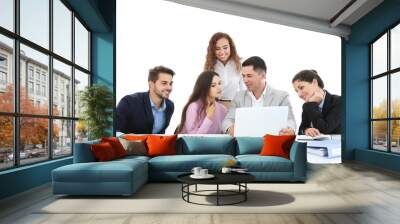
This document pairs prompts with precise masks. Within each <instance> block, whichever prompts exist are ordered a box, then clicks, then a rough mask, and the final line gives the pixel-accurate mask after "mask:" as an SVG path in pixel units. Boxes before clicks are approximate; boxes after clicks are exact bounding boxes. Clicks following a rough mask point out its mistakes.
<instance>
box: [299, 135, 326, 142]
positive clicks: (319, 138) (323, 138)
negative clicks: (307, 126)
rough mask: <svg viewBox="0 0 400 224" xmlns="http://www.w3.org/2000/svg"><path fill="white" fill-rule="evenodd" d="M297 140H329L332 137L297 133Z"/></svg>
mask: <svg viewBox="0 0 400 224" xmlns="http://www.w3.org/2000/svg"><path fill="white" fill-rule="evenodd" d="M296 139H297V140H304V141H310V140H328V139H331V136H330V135H324V134H322V135H318V136H314V137H311V136H308V135H297V138H296Z"/></svg>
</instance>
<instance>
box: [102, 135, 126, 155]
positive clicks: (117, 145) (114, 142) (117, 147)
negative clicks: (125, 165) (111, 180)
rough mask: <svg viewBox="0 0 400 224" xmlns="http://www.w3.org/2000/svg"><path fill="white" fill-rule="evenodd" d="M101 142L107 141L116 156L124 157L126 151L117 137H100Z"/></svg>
mask: <svg viewBox="0 0 400 224" xmlns="http://www.w3.org/2000/svg"><path fill="white" fill-rule="evenodd" d="M101 142H108V143H110V145H111V146H112V148H113V149H114V152H115V155H116V156H117V158H121V157H125V156H126V151H125V149H124V147H123V146H122V144H121V142H119V140H118V138H117V137H110V138H101Z"/></svg>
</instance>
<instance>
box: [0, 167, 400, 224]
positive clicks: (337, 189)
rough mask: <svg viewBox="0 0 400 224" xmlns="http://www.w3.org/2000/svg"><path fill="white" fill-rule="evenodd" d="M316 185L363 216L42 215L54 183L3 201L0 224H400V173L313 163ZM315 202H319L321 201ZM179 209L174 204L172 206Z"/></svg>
mask: <svg viewBox="0 0 400 224" xmlns="http://www.w3.org/2000/svg"><path fill="white" fill-rule="evenodd" d="M307 183H316V184H319V185H321V186H323V187H325V188H326V189H327V190H329V191H331V192H333V193H335V194H336V195H338V196H339V197H341V198H343V199H344V200H345V201H347V202H349V203H351V202H352V201H356V202H363V204H366V205H367V206H365V207H363V208H362V211H361V213H357V214H313V213H311V214H150V215H149V214H36V213H33V211H35V210H36V209H37V208H38V207H40V206H43V205H45V204H46V203H49V202H51V201H52V200H54V196H52V194H51V189H50V186H49V185H46V186H41V187H39V188H36V189H34V190H31V191H29V192H26V193H22V194H20V195H17V196H14V197H12V198H8V199H6V200H3V201H0V223H7V224H9V223H29V224H38V223H41V224H49V223H74V224H75V223H84V224H89V223H107V224H114V223H115V224H128V223H138V224H148V223H152V224H156V223H162V224H166V223H171V224H179V223H193V224H195V223H199V224H206V223H212V224H220V223H229V224H237V223H246V224H253V223H257V224H258V223H305V224H309V223H310V224H312V223H362V224H364V223H379V224H390V223H393V224H398V223H400V174H399V173H392V172H388V171H385V170H382V169H378V168H373V167H370V166H366V165H363V164H359V163H352V162H351V163H345V164H332V165H310V166H309V172H308V181H307ZM315 203H318V201H316V202H315ZM171 206H173V205H171Z"/></svg>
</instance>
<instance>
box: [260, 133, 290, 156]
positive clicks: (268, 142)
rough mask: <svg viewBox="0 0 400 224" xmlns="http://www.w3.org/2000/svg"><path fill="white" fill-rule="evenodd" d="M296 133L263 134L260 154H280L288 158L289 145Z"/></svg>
mask: <svg viewBox="0 0 400 224" xmlns="http://www.w3.org/2000/svg"><path fill="white" fill-rule="evenodd" d="M295 139H296V135H279V136H276V135H265V136H264V145H263V148H262V149H261V152H260V155H261V156H280V157H284V158H286V159H289V154H290V147H292V144H293V142H294V140H295Z"/></svg>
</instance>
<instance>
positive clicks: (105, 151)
mask: <svg viewBox="0 0 400 224" xmlns="http://www.w3.org/2000/svg"><path fill="white" fill-rule="evenodd" d="M90 147H91V149H92V152H93V154H94V157H96V161H100V162H104V161H110V160H113V159H117V158H118V156H117V155H116V153H115V150H114V149H113V147H112V145H111V144H110V143H109V142H102V143H99V144H93V145H91V146H90Z"/></svg>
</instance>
